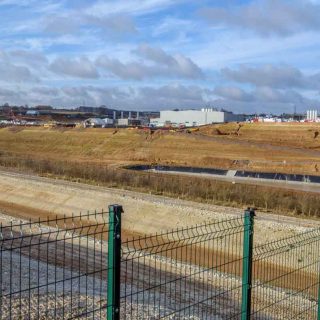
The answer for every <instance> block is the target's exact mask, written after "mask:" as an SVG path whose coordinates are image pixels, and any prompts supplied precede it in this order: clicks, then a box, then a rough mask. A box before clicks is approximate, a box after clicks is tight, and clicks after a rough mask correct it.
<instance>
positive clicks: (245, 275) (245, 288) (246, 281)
mask: <svg viewBox="0 0 320 320" xmlns="http://www.w3.org/2000/svg"><path fill="white" fill-rule="evenodd" d="M254 216H255V212H254V210H253V209H250V208H248V209H247V210H246V211H245V213H244V234H243V260H242V304H241V320H250V314H251V283H252V249H253V223H254Z"/></svg>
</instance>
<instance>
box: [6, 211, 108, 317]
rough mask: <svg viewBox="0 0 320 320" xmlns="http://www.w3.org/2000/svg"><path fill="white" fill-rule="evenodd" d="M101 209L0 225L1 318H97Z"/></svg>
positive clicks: (102, 258) (103, 262)
mask: <svg viewBox="0 0 320 320" xmlns="http://www.w3.org/2000/svg"><path fill="white" fill-rule="evenodd" d="M108 229H109V223H108V222H107V220H106V218H105V213H104V212H100V213H97V212H94V213H85V214H80V215H77V216H75V215H73V216H71V217H56V218H54V219H46V220H38V221H36V222H34V221H33V222H32V221H28V222H17V223H13V222H11V223H10V224H9V225H3V224H1V225H0V269H1V270H0V288H1V295H0V319H50V318H51V319H79V318H81V317H88V318H89V317H90V318H91V319H102V317H103V315H104V314H105V309H106V304H107V301H106V295H105V292H106V290H107V289H106V274H107V246H106V243H107V242H106V240H107V238H106V236H107V235H108Z"/></svg>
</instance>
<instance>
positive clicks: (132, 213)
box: [0, 172, 320, 243]
mask: <svg viewBox="0 0 320 320" xmlns="http://www.w3.org/2000/svg"><path fill="white" fill-rule="evenodd" d="M0 179H1V180H0V211H2V212H3V213H7V214H9V215H10V214H11V215H13V216H15V217H21V218H26V217H28V218H29V217H30V218H33V219H37V218H39V217H41V218H46V217H47V216H54V215H64V214H65V215H71V214H72V212H74V213H75V214H77V213H79V212H80V211H82V212H85V211H88V210H90V211H91V210H94V209H97V210H98V211H101V210H102V209H104V210H107V207H108V205H110V204H121V205H122V206H123V207H124V211H125V213H124V214H123V226H124V229H125V230H127V231H130V232H131V233H137V234H153V233H156V232H161V231H164V230H169V229H170V230H171V229H173V228H176V227H183V226H190V225H195V224H201V223H204V222H207V223H208V222H215V221H217V220H221V219H223V218H228V217H236V216H239V215H242V214H243V209H236V208H230V207H221V206H214V205H206V204H201V203H195V202H190V201H184V200H179V199H172V198H166V197H161V196H154V195H148V194H143V193H137V192H131V191H125V190H115V189H110V188H104V187H96V186H89V185H85V184H80V183H71V182H66V181H61V180H51V179H48V178H41V177H36V176H29V175H23V174H17V173H8V172H0ZM315 226H320V221H319V220H310V219H300V218H294V217H286V216H279V215H275V214H272V213H262V212H257V218H256V227H255V241H256V243H261V242H266V241H268V240H274V239H277V238H281V237H284V236H288V235H291V234H297V233H300V232H303V231H305V230H308V229H309V228H312V227H315Z"/></svg>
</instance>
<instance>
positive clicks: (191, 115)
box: [150, 108, 244, 127]
mask: <svg viewBox="0 0 320 320" xmlns="http://www.w3.org/2000/svg"><path fill="white" fill-rule="evenodd" d="M243 120H244V119H243V116H242V115H236V114H233V113H232V112H227V111H217V110H214V109H211V108H204V109H201V110H179V111H160V118H155V119H150V126H154V127H163V126H173V127H182V126H185V127H196V126H203V125H206V124H212V123H223V122H234V121H243Z"/></svg>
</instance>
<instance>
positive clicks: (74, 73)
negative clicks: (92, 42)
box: [50, 57, 99, 79]
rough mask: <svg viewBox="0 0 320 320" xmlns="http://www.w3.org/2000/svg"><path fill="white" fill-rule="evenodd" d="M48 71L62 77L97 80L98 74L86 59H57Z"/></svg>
mask: <svg viewBox="0 0 320 320" xmlns="http://www.w3.org/2000/svg"><path fill="white" fill-rule="evenodd" d="M50 70H51V71H53V72H55V73H57V74H59V75H62V76H71V77H75V78H83V79H97V78H99V73H98V71H97V69H96V67H95V66H94V64H93V63H92V62H91V61H90V60H89V59H88V58H86V57H80V58H75V59H72V58H61V57H59V58H57V59H55V60H54V61H53V62H52V63H51V64H50Z"/></svg>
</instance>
